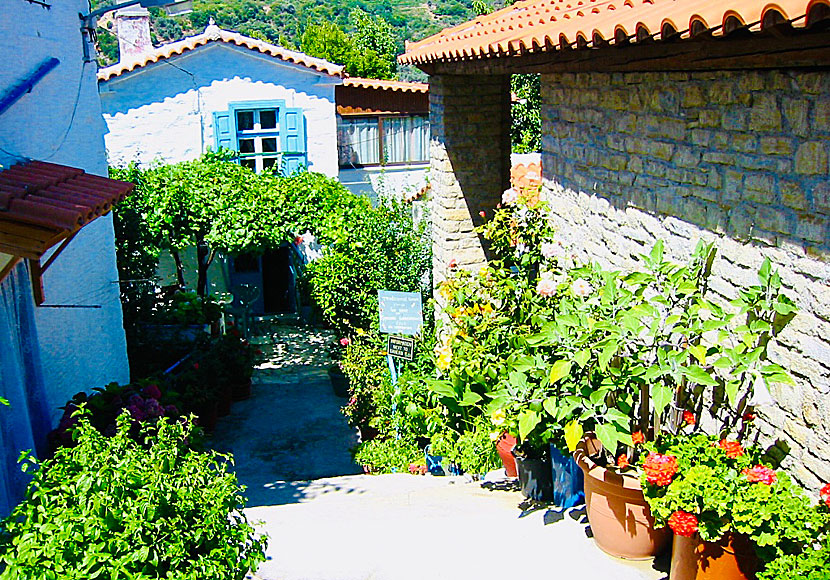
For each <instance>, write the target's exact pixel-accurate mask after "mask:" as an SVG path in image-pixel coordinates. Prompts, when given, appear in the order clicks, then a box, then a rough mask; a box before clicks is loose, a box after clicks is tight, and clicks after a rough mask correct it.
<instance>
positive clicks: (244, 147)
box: [239, 139, 254, 153]
mask: <svg viewBox="0 0 830 580" xmlns="http://www.w3.org/2000/svg"><path fill="white" fill-rule="evenodd" d="M239 152H240V153H253V152H254V140H253V139H240V140H239Z"/></svg>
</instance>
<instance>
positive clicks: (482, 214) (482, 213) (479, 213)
mask: <svg viewBox="0 0 830 580" xmlns="http://www.w3.org/2000/svg"><path fill="white" fill-rule="evenodd" d="M478 215H480V216H481V217H487V214H486V213H485V212H484V210H481V211H480V212H478Z"/></svg>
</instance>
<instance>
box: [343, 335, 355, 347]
mask: <svg viewBox="0 0 830 580" xmlns="http://www.w3.org/2000/svg"><path fill="white" fill-rule="evenodd" d="M351 342H352V341H351V340H349V339H348V337H345V336H344V337H343V338H341V339H340V346H349V344H350V343H351Z"/></svg>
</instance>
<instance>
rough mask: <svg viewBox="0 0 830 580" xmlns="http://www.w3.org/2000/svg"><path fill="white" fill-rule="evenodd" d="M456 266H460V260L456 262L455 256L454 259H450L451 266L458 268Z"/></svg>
mask: <svg viewBox="0 0 830 580" xmlns="http://www.w3.org/2000/svg"><path fill="white" fill-rule="evenodd" d="M456 267H458V262H456V261H455V258H453V259H452V260H450V268H456Z"/></svg>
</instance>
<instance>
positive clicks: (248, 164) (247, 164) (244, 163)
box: [239, 158, 256, 171]
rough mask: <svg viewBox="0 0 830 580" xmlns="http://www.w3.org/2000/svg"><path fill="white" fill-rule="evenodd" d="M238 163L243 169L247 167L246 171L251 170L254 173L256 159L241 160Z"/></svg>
mask: <svg viewBox="0 0 830 580" xmlns="http://www.w3.org/2000/svg"><path fill="white" fill-rule="evenodd" d="M239 163H240V164H242V166H243V167H247V168H248V169H253V170H254V171H256V159H251V158H248V159H242V160H240V161H239Z"/></svg>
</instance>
